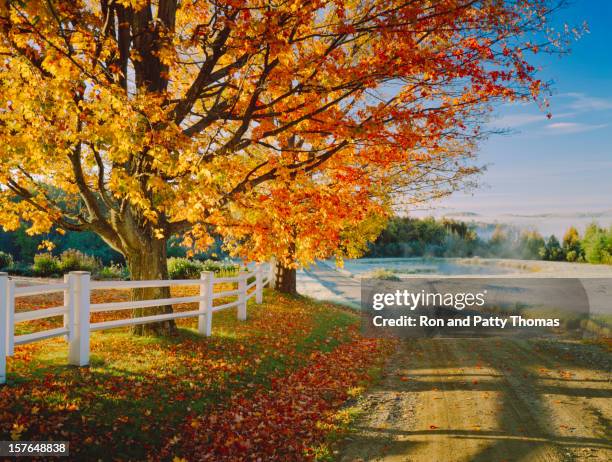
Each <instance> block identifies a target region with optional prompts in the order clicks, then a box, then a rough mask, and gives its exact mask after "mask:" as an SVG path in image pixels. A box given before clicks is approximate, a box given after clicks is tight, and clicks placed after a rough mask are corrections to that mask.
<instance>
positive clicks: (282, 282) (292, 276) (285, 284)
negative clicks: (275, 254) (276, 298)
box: [275, 262, 297, 295]
mask: <svg viewBox="0 0 612 462" xmlns="http://www.w3.org/2000/svg"><path fill="white" fill-rule="evenodd" d="M275 279H276V284H275V289H276V290H278V291H279V292H282V293H284V294H292V295H296V294H297V274H296V270H295V268H287V267H286V266H284V265H283V264H282V263H281V262H277V263H276V272H275Z"/></svg>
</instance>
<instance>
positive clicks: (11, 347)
mask: <svg viewBox="0 0 612 462" xmlns="http://www.w3.org/2000/svg"><path fill="white" fill-rule="evenodd" d="M6 290H7V292H6V318H5V319H6V355H7V356H13V354H14V353H15V281H13V280H12V279H10V278H9V281H8V287H7V289H6Z"/></svg>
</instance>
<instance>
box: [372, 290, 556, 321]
mask: <svg viewBox="0 0 612 462" xmlns="http://www.w3.org/2000/svg"><path fill="white" fill-rule="evenodd" d="M486 294H487V291H486V290H484V291H482V292H476V293H469V292H468V293H431V292H426V291H425V290H422V291H420V292H411V291H409V290H399V289H398V290H396V291H395V292H382V293H375V294H374V295H373V297H372V308H373V309H374V310H376V311H379V310H382V309H383V308H385V307H393V308H407V309H409V310H410V311H414V310H416V309H417V308H426V307H445V308H454V309H456V310H459V311H461V310H463V309H465V308H478V307H483V306H484V305H485V303H486ZM372 323H373V324H374V326H376V327H497V328H501V329H504V328H505V327H506V326H510V327H559V326H560V324H561V323H560V320H559V319H557V318H550V319H548V318H546V319H544V318H524V317H522V316H518V315H511V316H507V317H505V316H504V317H500V316H480V315H472V316H466V317H463V318H442V317H430V316H426V315H418V316H417V315H401V316H398V317H395V318H387V317H385V316H382V315H381V316H374V317H373V318H372Z"/></svg>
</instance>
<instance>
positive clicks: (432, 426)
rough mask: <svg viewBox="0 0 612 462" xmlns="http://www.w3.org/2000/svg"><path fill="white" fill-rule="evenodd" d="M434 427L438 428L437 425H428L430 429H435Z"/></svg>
mask: <svg viewBox="0 0 612 462" xmlns="http://www.w3.org/2000/svg"><path fill="white" fill-rule="evenodd" d="M436 428H438V427H436V426H435V425H430V426H429V429H430V430H435V429H436Z"/></svg>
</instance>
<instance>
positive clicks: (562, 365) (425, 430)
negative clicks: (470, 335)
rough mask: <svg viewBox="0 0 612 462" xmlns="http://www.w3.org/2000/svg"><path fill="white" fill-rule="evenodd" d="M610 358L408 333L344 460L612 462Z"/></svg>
mask: <svg viewBox="0 0 612 462" xmlns="http://www.w3.org/2000/svg"><path fill="white" fill-rule="evenodd" d="M611 366H612V359H611V354H610V352H609V351H607V352H606V351H605V350H604V349H602V348H601V347H599V346H596V345H590V344H580V343H575V342H561V341H551V340H530V341H526V340H516V339H504V340H489V339H477V340H476V339H425V340H410V341H406V342H405V343H402V345H401V346H400V348H399V349H398V351H397V353H396V355H395V357H394V358H393V359H392V360H391V361H390V362H389V364H388V366H387V370H386V374H385V377H384V379H383V381H382V382H381V384H380V385H379V386H378V387H376V388H375V389H373V390H372V391H371V392H370V393H369V394H368V395H367V396H365V397H364V398H363V399H362V400H361V401H360V403H359V404H358V406H359V407H361V408H362V410H363V411H364V412H363V415H362V417H361V418H360V420H359V421H358V422H357V425H356V431H355V433H352V434H351V435H350V436H349V437H348V438H347V440H346V441H344V442H343V443H342V445H341V447H340V453H339V454H340V455H339V459H340V460H341V461H343V462H349V461H350V462H354V461H389V462H391V461H393V462H395V461H428V462H429V461H432V462H454V461H471V462H476V461H481V462H494V461H610V460H612V430H611V427H610V424H611V421H612V382H611V374H610V370H611Z"/></svg>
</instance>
